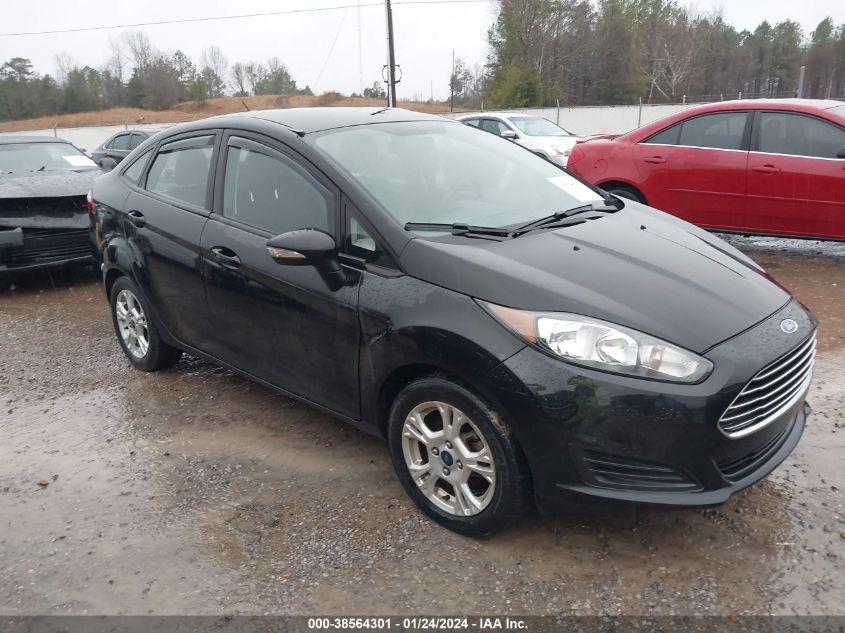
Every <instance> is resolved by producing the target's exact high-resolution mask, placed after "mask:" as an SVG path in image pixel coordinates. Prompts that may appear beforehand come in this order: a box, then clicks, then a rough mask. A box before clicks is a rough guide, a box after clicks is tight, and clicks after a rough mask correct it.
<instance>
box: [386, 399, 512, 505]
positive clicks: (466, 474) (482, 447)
mask: <svg viewBox="0 0 845 633" xmlns="http://www.w3.org/2000/svg"><path fill="white" fill-rule="evenodd" d="M402 452H403V454H404V456H405V465H406V466H407V467H408V471H409V472H410V473H411V477H412V478H413V480H414V483H416V484H417V486H419V489H420V492H422V494H423V495H425V497H426V498H427V499H428V500H429V501H430V502H431V503H433V504H434V505H436V506H437V507H439V508H440V509H442V510H443V511H445V512H448V513H449V514H454V515H457V516H471V515H474V514H478V513H479V512H481V511H482V510H484V509H485V508H486V507H487V506H488V505H489V504H490V500H491V499H492V498H493V494H494V493H495V490H496V466H495V464H494V462H493V456H492V453H491V452H490V447H489V445H488V443H487V441H486V440H485V439H484V435H483V434H482V433H481V431H479V430H478V427H477V426H475V424H473V423H472V421H471V420H470V419H469V418H468V417H467V416H465V415H464V414H463V412H462V411H461V410H460V409H458V408H456V407H453V406H452V405H450V404H447V403H445V402H423V403H422V404H420V405H418V406H416V407H414V409H413V410H411V412H410V413H409V414H408V417H407V418H406V419H405V426H404V428H403V431H402Z"/></svg>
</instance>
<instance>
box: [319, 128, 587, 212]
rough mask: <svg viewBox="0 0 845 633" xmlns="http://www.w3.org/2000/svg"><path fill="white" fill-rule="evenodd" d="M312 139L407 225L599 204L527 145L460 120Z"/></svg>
mask: <svg viewBox="0 0 845 633" xmlns="http://www.w3.org/2000/svg"><path fill="white" fill-rule="evenodd" d="M309 137H310V138H314V139H315V140H314V141H313V143H314V145H315V146H316V147H317V148H318V149H319V150H321V151H322V152H323V153H324V154H325V155H327V157H328V158H329V159H330V160H331V161H332V162H333V163H334V164H335V165H336V166H337V167H338V168H339V169H340V170H342V171H344V172H346V173H347V174H348V175H349V176H350V177H351V178H352V179H354V180H355V181H356V182H357V183H358V184H359V185H360V186H361V187H363V188H364V189H365V190H366V191H367V192H368V193H369V194H370V195H372V196H373V197H374V198H375V199H376V200H377V201H378V202H379V203H380V204H381V205H382V206H383V207H384V209H385V210H386V211H387V212H388V213H390V214H391V215H392V216H393V217H394V218H396V220H397V221H398V222H400V223H401V224H403V225H404V224H406V223H408V222H414V223H468V224H475V225H483V226H490V227H507V226H511V225H514V224H521V223H524V222H529V221H531V220H535V219H537V218H540V217H544V216H546V215H549V214H551V213H554V212H556V211H560V210H566V209H571V208H573V207H576V206H579V205H583V204H587V203H590V202H594V201H601V200H602V195H601V194H600V193H599V192H598V191H597V190H595V189H593V188H591V187H588V186H587V185H585V184H583V183H581V182H580V181H578V180H576V179H575V178H573V177H572V176H570V175H568V174H567V173H566V172H565V171H563V170H561V169H560V168H558V167H556V166H555V165H553V164H551V163H550V162H548V161H547V160H544V159H543V158H540V157H539V156H536V155H535V154H533V153H532V152H530V151H528V150H526V149H525V148H523V147H521V146H519V145H516V144H515V143H511V142H510V141H507V140H505V139H502V138H499V137H497V136H494V135H493V134H488V133H487V132H482V131H480V130H477V129H475V128H472V127H469V126H466V125H462V124H460V123H453V122H447V121H443V122H440V121H411V122H401V123H377V124H372V125H360V126H354V127H347V128H339V129H335V130H328V131H326V132H322V133H319V134H316V135H314V136H313V137H312V136H310V135H309Z"/></svg>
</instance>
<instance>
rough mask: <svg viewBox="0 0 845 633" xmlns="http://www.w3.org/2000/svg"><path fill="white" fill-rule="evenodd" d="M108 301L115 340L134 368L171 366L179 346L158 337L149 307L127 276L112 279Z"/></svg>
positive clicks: (155, 368)
mask: <svg viewBox="0 0 845 633" xmlns="http://www.w3.org/2000/svg"><path fill="white" fill-rule="evenodd" d="M110 303H111V315H112V324H113V325H114V331H115V333H116V334H117V340H118V342H119V343H120V347H121V348H123V353H124V354H126V357H127V358H128V359H129V362H130V363H132V364H133V365H134V366H135V367H136V368H138V369H140V370H142V371H157V370H159V369H165V368H166V367H170V366H171V365H173V364H175V363H176V362H177V361H178V360H179V359H180V358H181V357H182V351H181V350H178V349H176V348H175V347H172V346H170V345H168V344H167V343H165V342H164V341H163V340H162V339H161V335H160V334H159V331H158V328H157V327H156V324H155V321H154V320H153V319H152V315H151V313H150V310H149V307H148V306H147V304H146V302H145V301H144V300H143V299H142V298H141V293H140V291H139V290H138V287H137V286H136V285H135V284H134V283H133V282H132V281H131V280H130V279H129V278H128V277H120V278H119V279H118V280H117V281H115V282H114V285H113V286H112V289H111V297H110Z"/></svg>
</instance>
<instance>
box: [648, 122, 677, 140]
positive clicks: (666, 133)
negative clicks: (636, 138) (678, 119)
mask: <svg viewBox="0 0 845 633" xmlns="http://www.w3.org/2000/svg"><path fill="white" fill-rule="evenodd" d="M680 132H681V126H680V124H677V125H673V126H672V127H668V128H666V129H665V130H663V131H661V132H658V133H657V134H655V135H654V136H652V137H651V138H649V139H647V140H645V141H643V143H648V144H651V145H677V144H678V136H679V135H680Z"/></svg>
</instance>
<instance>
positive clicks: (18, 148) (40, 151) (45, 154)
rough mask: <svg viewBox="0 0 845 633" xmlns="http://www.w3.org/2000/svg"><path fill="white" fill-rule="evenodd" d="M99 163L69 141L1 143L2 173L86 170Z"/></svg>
mask: <svg viewBox="0 0 845 633" xmlns="http://www.w3.org/2000/svg"><path fill="white" fill-rule="evenodd" d="M89 169H97V165H96V164H95V163H94V161H92V160H91V159H90V158H88V157H87V156H86V155H85V154H83V153H82V152H80V151H79V150H78V149H76V148H75V147H74V146H73V145H70V144H69V143H7V144H0V173H3V174H8V173H22V172H27V171H64V170H71V171H86V170H89Z"/></svg>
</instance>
